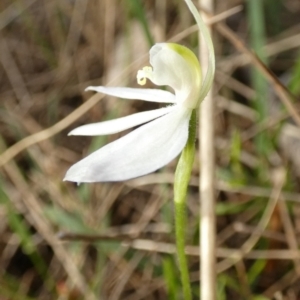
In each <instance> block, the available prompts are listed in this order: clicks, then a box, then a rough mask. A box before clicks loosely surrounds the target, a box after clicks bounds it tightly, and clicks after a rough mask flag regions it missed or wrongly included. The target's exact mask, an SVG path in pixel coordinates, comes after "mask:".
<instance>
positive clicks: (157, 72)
mask: <svg viewBox="0 0 300 300" xmlns="http://www.w3.org/2000/svg"><path fill="white" fill-rule="evenodd" d="M150 64H151V66H152V67H144V68H143V69H142V70H139V71H138V73H137V81H138V83H139V84H140V85H144V84H145V83H146V80H147V79H149V80H150V81H152V82H153V83H154V84H156V85H159V86H165V85H167V86H170V87H171V88H172V89H173V90H174V94H173V93H170V92H168V91H164V90H160V89H143V88H126V87H103V86H99V87H88V88H87V90H90V91H96V92H99V93H104V94H107V95H111V96H116V97H120V98H123V99H139V100H143V101H152V102H161V103H170V104H172V105H171V106H167V107H164V108H160V109H155V110H150V111H145V112H140V113H136V114H133V115H130V116H126V117H122V118H119V119H115V120H110V121H104V122H100V123H93V124H88V125H84V126H81V127H78V128H76V129H74V130H73V131H71V132H70V133H69V135H85V136H97V135H107V134H112V133H117V132H121V131H123V130H125V129H128V128H132V127H134V126H137V125H141V124H143V123H147V122H148V123H147V124H145V125H143V126H141V127H139V128H138V129H136V130H134V131H132V132H131V133H129V134H127V135H125V136H124V137H121V138H120V139H118V140H116V141H114V142H112V143H110V144H108V145H106V146H104V147H102V148H101V149H99V150H97V151H95V152H93V153H92V154H90V155H89V156H87V157H86V158H84V159H83V160H81V161H79V162H78V163H76V164H75V165H73V166H72V167H71V168H70V169H69V170H68V172H67V174H66V176H65V178H64V180H68V181H74V182H78V183H80V182H100V181H101V182H105V181H123V180H128V179H132V178H135V177H139V176H142V175H146V174H149V173H151V172H154V171H156V170H158V169H159V168H161V167H163V166H165V165H166V164H168V163H169V162H170V161H172V160H173V159H174V158H175V157H176V156H178V154H179V153H180V152H181V151H182V149H183V148H184V146H185V145H186V142H187V139H188V131H189V120H190V117H191V113H192V110H193V109H195V108H196V107H197V106H198V105H199V102H200V101H201V100H202V99H203V98H204V97H205V95H204V97H203V96H202V97H201V95H200V94H201V93H200V91H201V89H202V88H203V86H201V85H202V80H201V69H200V65H199V62H198V59H197V58H196V56H195V55H194V53H193V52H192V51H191V50H189V49H188V48H186V47H184V46H181V45H178V44H172V43H161V44H156V45H154V46H153V47H152V48H151V49H150ZM201 98H202V99H201Z"/></svg>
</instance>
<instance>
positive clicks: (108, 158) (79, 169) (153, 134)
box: [64, 107, 192, 183]
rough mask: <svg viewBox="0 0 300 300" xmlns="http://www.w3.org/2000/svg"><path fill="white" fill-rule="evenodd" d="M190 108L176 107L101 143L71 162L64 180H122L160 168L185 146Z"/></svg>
mask: <svg viewBox="0 0 300 300" xmlns="http://www.w3.org/2000/svg"><path fill="white" fill-rule="evenodd" d="M191 111H192V110H190V109H186V108H182V107H178V109H176V110H174V111H173V112H171V113H169V114H167V115H165V116H163V117H161V118H159V119H156V120H154V121H152V122H150V123H147V124H146V125H144V126H142V127H139V128H138V129H136V130H134V131H132V132H131V133H129V134H127V135H126V136H124V137H122V138H120V139H118V140H116V141H114V142H112V143H110V144H108V145H106V146H104V147H103V148H101V149H100V150H97V151H95V152H93V153H92V154H90V155H89V156H87V157H86V158H84V159H83V160H81V161H79V162H78V163H76V164H75V165H73V166H72V167H71V168H70V169H69V170H68V172H67V174H66V176H65V178H64V180H68V181H74V182H79V183H80V182H97V181H103V182H104V181H122V180H127V179H131V178H135V177H138V176H142V175H146V174H148V173H151V172H153V171H155V170H157V169H159V168H161V167H163V166H164V165H166V164H167V163H169V162H170V161H171V160H172V159H174V158H175V157H176V156H177V155H178V154H179V153H180V152H181V151H182V149H183V147H184V146H185V144H186V142H187V138H188V128H189V119H190V115H191Z"/></svg>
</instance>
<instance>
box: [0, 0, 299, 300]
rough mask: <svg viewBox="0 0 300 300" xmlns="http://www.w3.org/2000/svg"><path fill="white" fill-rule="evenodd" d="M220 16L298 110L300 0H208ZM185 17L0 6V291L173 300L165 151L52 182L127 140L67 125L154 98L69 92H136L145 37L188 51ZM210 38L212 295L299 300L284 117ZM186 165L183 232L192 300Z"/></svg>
mask: <svg viewBox="0 0 300 300" xmlns="http://www.w3.org/2000/svg"><path fill="white" fill-rule="evenodd" d="M236 6H238V9H237V10H236V11H235V12H232V11H231V13H230V11H229V10H230V9H232V8H234V7H236ZM228 11H229V13H228V16H227V17H226V20H223V24H226V25H227V26H228V27H229V28H230V29H231V30H232V31H233V32H234V33H235V35H236V36H238V37H239V38H240V39H241V41H242V42H243V43H244V44H245V45H246V47H247V48H248V49H251V48H252V49H254V50H255V52H256V53H257V55H258V56H259V57H260V58H261V60H262V61H264V63H265V64H266V65H267V66H268V67H269V68H270V69H271V70H272V72H273V73H274V74H275V75H276V76H277V77H278V78H279V79H280V80H281V82H282V83H283V84H284V85H285V86H286V87H287V88H288V89H289V90H290V92H291V93H292V94H294V96H295V98H294V99H292V101H293V104H294V106H295V107H294V108H295V110H294V111H295V114H297V113H299V110H298V109H299V99H300V98H299V96H300V52H299V46H300V2H299V1H298V0H248V1H244V0H222V1H218V0H217V1H215V14H220V13H223V12H228ZM223 16H224V15H223ZM193 24H194V20H193V18H192V16H191V14H190V12H189V11H188V10H187V8H186V5H185V3H184V1H182V0H173V1H171V0H151V1H150V0H144V1H141V0H47V1H46V0H1V2H0V82H1V84H0V165H1V169H0V300H8V299H12V300H29V299H31V300H33V299H43V300H47V299H72V300H74V299H110V300H113V299H123V300H125V299H126V300H138V299H149V300H150V299H182V296H181V286H180V278H179V272H178V269H177V265H176V257H175V255H174V221H173V203H172V195H173V191H172V182H173V174H174V169H175V166H176V160H175V161H173V162H172V163H170V164H169V165H168V166H166V167H165V168H163V169H162V170H160V171H158V172H156V173H155V174H151V175H149V176H146V177H143V178H139V179H136V180H132V181H130V182H124V183H114V184H110V183H97V184H82V185H80V186H77V185H76V184H73V183H70V182H63V181H62V179H63V177H64V174H65V172H66V170H67V169H68V168H69V167H70V166H71V165H72V164H73V163H75V162H76V161H78V160H80V159H81V158H82V157H84V156H86V155H87V154H88V153H90V152H92V151H93V150H95V149H98V148H99V147H101V146H103V145H105V144H106V143H108V142H110V141H113V140H115V139H117V138H118V137H120V136H122V135H124V134H126V132H125V133H124V132H123V133H121V134H115V135H111V136H104V137H96V138H90V137H68V136H67V134H68V132H69V131H70V130H71V129H73V128H75V127H77V126H79V125H82V124H85V123H92V122H97V121H99V120H107V119H112V118H115V117H118V116H125V115H128V114H130V113H134V112H139V111H145V110H148V109H154V108H157V107H159V104H157V103H149V102H147V103H145V102H139V101H126V100H122V99H115V98H113V97H108V96H106V97H104V98H103V97H102V96H101V95H96V96H93V94H92V93H90V92H84V89H85V88H86V87H87V86H89V85H112V86H130V87H136V86H137V83H136V73H137V71H138V70H139V69H140V68H141V67H143V66H145V65H148V51H149V49H150V47H151V45H153V44H154V43H156V42H163V41H166V40H173V41H176V42H178V43H181V44H184V45H186V46H188V47H189V48H191V49H192V50H193V51H194V52H195V53H197V51H198V41H197V32H195V31H191V32H188V33H186V32H185V30H186V29H188V28H190V27H191V26H192V25H193ZM178 34H179V36H178ZM213 38H214V45H215V52H216V60H217V70H216V77H215V87H214V99H215V104H216V108H215V122H216V137H215V138H216V140H215V141H216V143H215V147H216V162H217V164H216V175H217V180H216V196H217V206H216V214H217V231H218V237H217V255H218V264H217V273H218V299H257V300H258V299H259V300H262V299H276V300H277V299H278V300H279V299H280V300H281V299H290V300H294V299H300V285H299V277H300V255H299V251H298V248H299V243H300V131H299V127H298V126H297V125H296V124H295V123H294V121H293V119H292V118H291V117H290V113H288V112H287V110H286V109H285V107H284V105H283V104H282V102H281V100H280V99H279V98H278V97H277V93H276V89H274V85H272V84H270V83H269V82H268V81H267V79H266V78H265V76H264V75H263V74H261V73H260V72H258V71H257V69H256V68H255V64H253V62H251V61H250V60H249V58H248V56H247V55H245V54H244V53H241V52H239V51H238V50H237V49H236V48H235V46H234V45H233V44H232V42H231V41H228V40H227V38H226V37H224V36H223V35H222V34H220V33H219V32H218V31H217V30H214V36H213ZM147 87H150V88H151V87H153V85H152V84H151V83H148V84H147ZM92 96H93V97H92ZM91 97H92V98H91ZM102 98H103V99H102ZM297 99H298V101H297ZM70 114H71V115H70ZM199 163H200V162H199V160H198V158H196V159H195V164H194V170H193V176H192V179H191V185H190V189H189V194H188V208H187V209H188V214H189V219H188V220H189V223H188V227H187V228H186V234H187V244H188V245H189V248H188V249H187V251H188V254H189V256H188V260H189V266H190V276H191V280H192V288H193V293H194V298H195V299H197V298H198V295H199V291H198V290H199V256H198V252H199V251H198V242H199V237H198V233H199V229H198V227H199V193H198V178H199V171H198V170H199ZM239 249H242V250H243V252H239ZM232 255H235V257H239V258H237V259H235V260H232V259H231V258H230V257H232ZM238 255H240V256H238Z"/></svg>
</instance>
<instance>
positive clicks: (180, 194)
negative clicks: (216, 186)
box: [174, 109, 197, 300]
mask: <svg viewBox="0 0 300 300" xmlns="http://www.w3.org/2000/svg"><path fill="white" fill-rule="evenodd" d="M196 124H197V116H196V110H195V109H194V110H193V111H192V115H191V119H190V128H189V138H188V141H187V144H186V146H185V148H184V149H183V151H182V153H181V156H180V159H179V162H178V165H177V168H176V172H175V180H174V204H175V231H176V246H177V256H178V263H179V269H180V275H181V283H182V287H183V295H184V299H185V300H191V299H192V292H191V285H190V279H189V270H188V265H187V259H186V256H185V228H186V195H187V188H188V184H189V181H190V178H191V172H192V167H193V162H194V157H195V139H196Z"/></svg>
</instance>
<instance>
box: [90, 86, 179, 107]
mask: <svg viewBox="0 0 300 300" xmlns="http://www.w3.org/2000/svg"><path fill="white" fill-rule="evenodd" d="M85 90H86V91H95V92H98V93H103V94H106V95H110V96H115V97H119V98H123V99H135V100H144V101H151V102H161V103H175V102H176V98H175V95H174V94H172V93H170V92H168V91H163V90H157V89H139V88H126V87H105V86H89V87H88V88H86V89H85Z"/></svg>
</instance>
